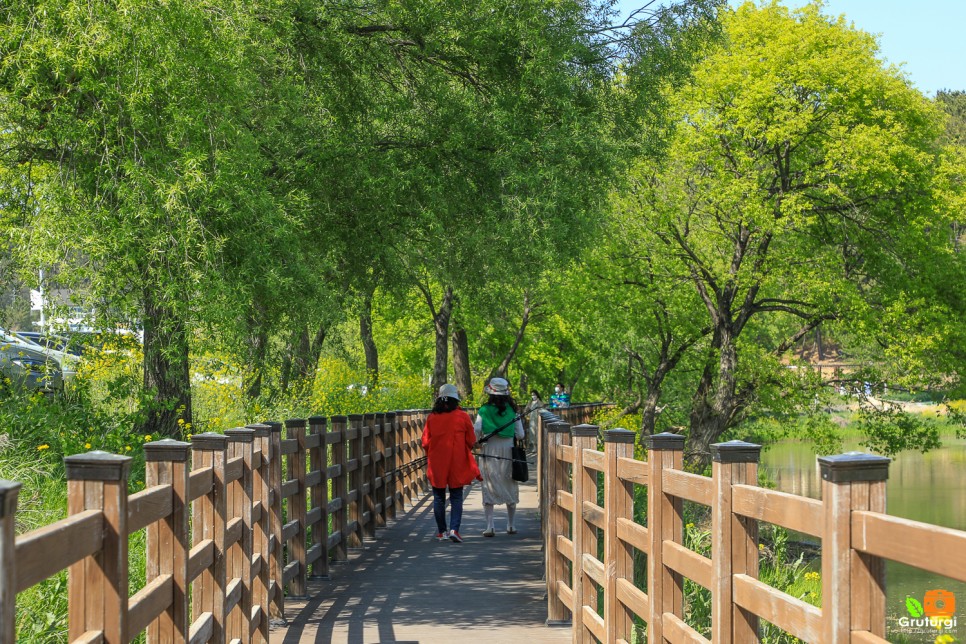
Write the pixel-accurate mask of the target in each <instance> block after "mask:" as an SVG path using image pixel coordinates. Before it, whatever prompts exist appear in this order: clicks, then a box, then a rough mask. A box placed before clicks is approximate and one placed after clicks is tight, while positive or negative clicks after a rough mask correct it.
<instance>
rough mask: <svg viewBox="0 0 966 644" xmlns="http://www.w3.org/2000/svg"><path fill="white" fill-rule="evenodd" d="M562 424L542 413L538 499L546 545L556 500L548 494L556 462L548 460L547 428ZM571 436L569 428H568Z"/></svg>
mask: <svg viewBox="0 0 966 644" xmlns="http://www.w3.org/2000/svg"><path fill="white" fill-rule="evenodd" d="M556 422H562V421H561V420H560V419H559V418H558V417H556V416H554V415H553V414H551V413H550V412H548V411H541V412H540V423H539V424H538V425H537V430H538V431H537V499H538V500H539V501H538V503H539V505H540V534H541V535H543V542H544V544H546V543H548V541H547V526H548V525H549V518H550V508H551V507H552V506H553V503H554V499H552V498H551V497H550V495H549V494H547V490H548V489H549V488H548V486H549V485H550V476H551V472H552V469H551V464H552V463H553V462H554V461H553V460H551V459H550V458H548V455H547V453H548V452H549V449H548V447H547V446H548V444H549V443H548V438H547V428H548V427H549V426H550V424H551V423H556ZM567 431H568V436H569V431H570V430H569V428H568V430H567Z"/></svg>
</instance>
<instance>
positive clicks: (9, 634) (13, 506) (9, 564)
mask: <svg viewBox="0 0 966 644" xmlns="http://www.w3.org/2000/svg"><path fill="white" fill-rule="evenodd" d="M19 494H20V483H17V482H16V481H6V480H2V479H0V642H16V641H17V588H16V585H17V583H16V582H17V567H16V565H17V562H16V561H15V556H16V553H17V534H16V527H17V525H16V524H17V497H18V495H19Z"/></svg>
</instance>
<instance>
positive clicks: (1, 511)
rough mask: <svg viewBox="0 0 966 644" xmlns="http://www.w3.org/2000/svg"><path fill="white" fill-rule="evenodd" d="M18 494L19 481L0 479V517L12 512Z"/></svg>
mask: <svg viewBox="0 0 966 644" xmlns="http://www.w3.org/2000/svg"><path fill="white" fill-rule="evenodd" d="M19 494H20V483H18V482H17V481H7V480H6V479H0V519H2V518H3V517H5V516H9V515H11V514H13V511H14V508H16V507H17V495H19Z"/></svg>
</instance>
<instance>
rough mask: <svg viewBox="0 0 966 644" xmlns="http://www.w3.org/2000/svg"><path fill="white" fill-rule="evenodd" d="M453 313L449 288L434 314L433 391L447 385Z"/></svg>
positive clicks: (451, 289) (451, 294) (451, 292)
mask: <svg viewBox="0 0 966 644" xmlns="http://www.w3.org/2000/svg"><path fill="white" fill-rule="evenodd" d="M452 313H453V288H452V287H449V286H447V287H446V292H445V294H444V295H443V301H442V302H441V303H440V305H439V310H438V311H435V312H434V314H433V329H434V330H435V332H436V358H435V360H433V381H432V383H431V384H432V387H433V391H434V392H435V391H437V390H438V389H439V388H440V387H441V386H443V385H444V384H446V372H447V368H448V366H449V320H450V316H451V315H452Z"/></svg>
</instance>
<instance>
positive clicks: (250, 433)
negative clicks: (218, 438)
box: [225, 427, 255, 443]
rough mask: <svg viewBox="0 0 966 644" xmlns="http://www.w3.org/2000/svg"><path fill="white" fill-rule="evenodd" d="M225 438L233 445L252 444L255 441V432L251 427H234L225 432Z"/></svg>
mask: <svg viewBox="0 0 966 644" xmlns="http://www.w3.org/2000/svg"><path fill="white" fill-rule="evenodd" d="M225 436H226V437H227V438H228V440H229V441H230V442H232V443H252V442H254V441H255V430H254V429H251V428H249V427H233V428H231V429H226V430H225Z"/></svg>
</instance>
